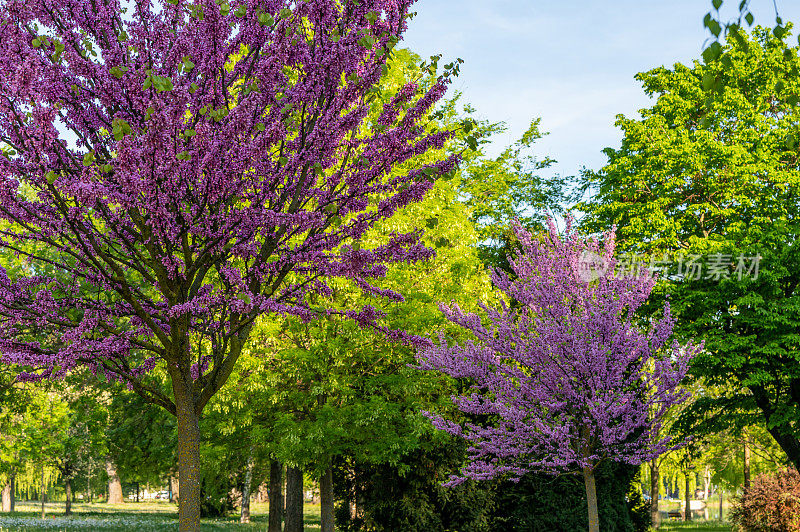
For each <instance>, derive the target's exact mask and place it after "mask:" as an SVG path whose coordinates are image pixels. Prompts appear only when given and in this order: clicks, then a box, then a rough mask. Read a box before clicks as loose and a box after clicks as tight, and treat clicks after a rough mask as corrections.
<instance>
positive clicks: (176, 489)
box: [169, 475, 181, 502]
mask: <svg viewBox="0 0 800 532" xmlns="http://www.w3.org/2000/svg"><path fill="white" fill-rule="evenodd" d="M169 489H170V491H169V502H176V501H177V500H178V499H180V496H181V483H180V481H179V480H178V477H177V476H175V475H172V476H170V477H169Z"/></svg>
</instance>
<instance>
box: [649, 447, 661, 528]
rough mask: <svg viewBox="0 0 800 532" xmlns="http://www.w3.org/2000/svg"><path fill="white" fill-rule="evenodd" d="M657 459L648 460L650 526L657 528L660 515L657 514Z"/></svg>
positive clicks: (659, 522)
mask: <svg viewBox="0 0 800 532" xmlns="http://www.w3.org/2000/svg"><path fill="white" fill-rule="evenodd" d="M658 475H659V471H658V458H653V459H652V460H650V525H651V526H652V527H653V528H658V527H659V525H661V514H659V513H658V492H659V489H658V488H659V484H658V482H659V480H660V479H659V476H658Z"/></svg>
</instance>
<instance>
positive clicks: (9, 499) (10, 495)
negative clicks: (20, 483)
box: [3, 471, 16, 513]
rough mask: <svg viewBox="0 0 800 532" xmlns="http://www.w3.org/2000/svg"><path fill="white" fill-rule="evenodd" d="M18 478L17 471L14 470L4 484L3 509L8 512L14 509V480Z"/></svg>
mask: <svg viewBox="0 0 800 532" xmlns="http://www.w3.org/2000/svg"><path fill="white" fill-rule="evenodd" d="M15 480H16V472H14V471H12V472H11V473H10V474H9V476H8V480H7V481H6V485H5V486H3V511H4V512H6V513H10V512H13V511H14V503H15V502H16V501H15V500H14V497H15V493H14V492H15V485H14V481H15Z"/></svg>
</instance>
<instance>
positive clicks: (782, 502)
mask: <svg viewBox="0 0 800 532" xmlns="http://www.w3.org/2000/svg"><path fill="white" fill-rule="evenodd" d="M731 518H732V520H733V522H734V523H735V524H736V525H737V526H738V527H739V529H741V530H743V531H744V532H762V531H763V532H796V531H800V473H798V472H797V470H795V469H787V470H786V471H781V472H779V473H775V474H771V475H766V474H765V475H759V476H758V477H756V478H755V480H754V481H753V483H752V484H751V486H750V487H749V488H748V489H745V490H744V493H743V494H742V496H741V497H739V498H738V499H736V502H735V504H734V507H733V512H732V513H731Z"/></svg>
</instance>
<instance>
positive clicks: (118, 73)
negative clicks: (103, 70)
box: [108, 66, 128, 79]
mask: <svg viewBox="0 0 800 532" xmlns="http://www.w3.org/2000/svg"><path fill="white" fill-rule="evenodd" d="M127 71H128V67H126V66H115V67H111V69H109V71H108V72H109V73H110V74H111V75H112V76H114V77H115V78H117V79H120V78H121V77H122V76H124V75H125V72H127Z"/></svg>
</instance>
